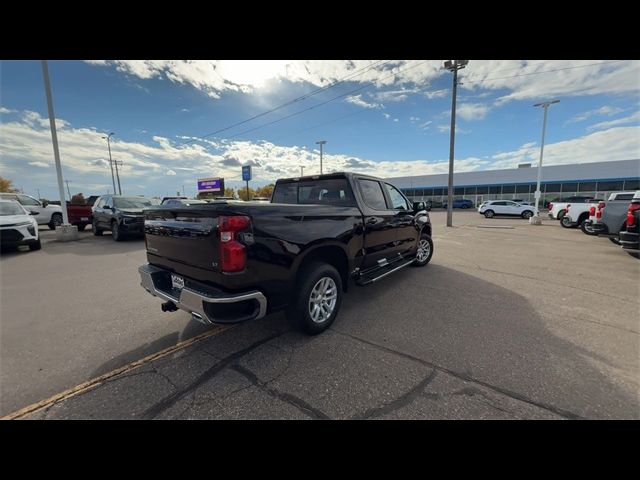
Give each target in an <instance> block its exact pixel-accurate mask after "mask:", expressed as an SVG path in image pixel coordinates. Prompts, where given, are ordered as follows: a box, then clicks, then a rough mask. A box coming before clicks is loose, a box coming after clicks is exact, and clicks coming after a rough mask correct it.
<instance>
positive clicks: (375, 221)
mask: <svg viewBox="0 0 640 480" xmlns="http://www.w3.org/2000/svg"><path fill="white" fill-rule="evenodd" d="M367 223H368V224H369V225H372V224H374V223H378V220H376V219H375V218H374V217H370V218H369V219H368V220H367Z"/></svg>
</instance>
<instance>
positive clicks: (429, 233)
mask: <svg viewBox="0 0 640 480" xmlns="http://www.w3.org/2000/svg"><path fill="white" fill-rule="evenodd" d="M422 231H423V232H425V233H426V234H427V235H429V236H431V224H428V225H425V226H424V227H422Z"/></svg>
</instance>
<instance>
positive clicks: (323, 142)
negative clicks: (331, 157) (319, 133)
mask: <svg viewBox="0 0 640 480" xmlns="http://www.w3.org/2000/svg"><path fill="white" fill-rule="evenodd" d="M325 143H327V141H326V140H318V141H317V142H316V145H320V175H322V146H323V145H324V144H325Z"/></svg>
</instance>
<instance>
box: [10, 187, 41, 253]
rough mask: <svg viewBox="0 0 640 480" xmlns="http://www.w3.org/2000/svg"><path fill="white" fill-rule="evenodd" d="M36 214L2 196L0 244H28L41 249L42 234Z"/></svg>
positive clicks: (30, 246) (31, 247) (32, 248)
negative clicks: (40, 234)
mask: <svg viewBox="0 0 640 480" xmlns="http://www.w3.org/2000/svg"><path fill="white" fill-rule="evenodd" d="M34 217H35V214H30V213H29V212H27V211H26V210H25V209H24V208H23V207H22V205H20V204H19V203H18V202H16V201H10V200H3V199H1V198H0V244H2V246H3V247H9V246H12V247H15V246H18V245H28V246H29V249H31V250H40V248H41V245H40V236H39V234H38V223H37V222H36V219H35V218H34Z"/></svg>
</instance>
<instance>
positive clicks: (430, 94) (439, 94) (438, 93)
mask: <svg viewBox="0 0 640 480" xmlns="http://www.w3.org/2000/svg"><path fill="white" fill-rule="evenodd" d="M448 93H449V89H448V88H444V89H442V90H434V91H432V92H424V96H425V97H427V98H428V99H429V100H432V99H434V98H441V97H444V96H445V95H447V94H448Z"/></svg>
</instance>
